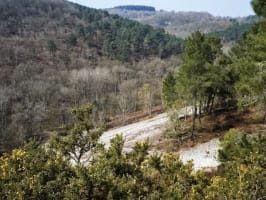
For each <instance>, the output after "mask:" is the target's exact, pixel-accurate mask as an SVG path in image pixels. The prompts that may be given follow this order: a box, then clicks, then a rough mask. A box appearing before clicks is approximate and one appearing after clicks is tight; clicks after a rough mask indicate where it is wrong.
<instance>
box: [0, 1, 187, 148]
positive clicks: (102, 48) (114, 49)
mask: <svg viewBox="0 0 266 200" xmlns="http://www.w3.org/2000/svg"><path fill="white" fill-rule="evenodd" d="M0 43H1V45H0V53H1V58H0V131H1V132H0V133H1V134H0V144H1V149H0V151H1V152H2V151H6V150H8V149H12V148H13V147H15V146H17V145H19V144H21V143H22V142H23V141H24V140H25V139H27V138H30V137H33V136H34V137H36V136H37V137H39V135H40V133H43V132H45V133H47V134H49V133H50V131H53V130H55V129H59V128H60V127H61V124H68V123H70V122H71V118H70V115H69V111H70V110H71V108H73V107H75V106H78V105H81V104H82V103H85V102H88V101H90V102H93V103H94V104H95V107H96V108H97V109H95V112H94V113H93V116H94V123H98V124H101V123H104V122H105V121H106V120H108V117H110V116H113V115H115V114H126V113H128V112H133V111H136V110H143V111H145V112H148V111H147V109H149V108H150V107H151V106H152V105H155V104H157V105H158V104H160V102H161V100H160V85H161V79H162V77H163V75H164V73H165V72H166V71H168V70H171V66H173V64H171V63H176V62H177V61H176V59H177V58H172V57H171V56H172V55H178V54H180V53H181V52H182V40H181V39H178V38H176V37H174V36H171V35H169V34H166V33H165V32H164V30H162V29H154V28H152V27H151V26H149V25H142V24H140V23H138V22H134V21H131V20H128V19H123V18H121V17H119V16H118V15H110V14H108V13H107V12H106V11H101V10H96V9H91V8H86V7H83V6H80V5H77V4H73V3H69V2H67V1H63V0H39V1H35V0H5V1H0ZM155 88H156V89H155ZM150 96H152V97H153V98H152V99H151V98H150ZM42 135H43V134H42ZM43 136H44V135H43Z"/></svg>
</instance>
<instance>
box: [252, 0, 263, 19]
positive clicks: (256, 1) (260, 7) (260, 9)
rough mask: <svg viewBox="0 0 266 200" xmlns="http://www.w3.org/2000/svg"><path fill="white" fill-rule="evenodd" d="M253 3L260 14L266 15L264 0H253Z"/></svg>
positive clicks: (256, 11)
mask: <svg viewBox="0 0 266 200" xmlns="http://www.w3.org/2000/svg"><path fill="white" fill-rule="evenodd" d="M251 4H252V6H253V9H254V11H255V13H256V14H257V15H258V16H263V17H266V3H265V1H264V0H253V1H252V2H251Z"/></svg>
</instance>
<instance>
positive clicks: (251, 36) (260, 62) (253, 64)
mask: <svg viewBox="0 0 266 200" xmlns="http://www.w3.org/2000/svg"><path fill="white" fill-rule="evenodd" d="M265 31H266V21H265V20H263V21H261V22H259V23H257V24H256V25H255V26H254V27H252V29H251V30H249V31H248V32H247V33H246V34H245V35H244V36H243V38H242V39H241V40H240V44H239V46H238V47H236V48H234V49H233V55H234V60H233V61H234V62H233V67H234V70H235V73H236V75H237V77H238V81H237V82H236V84H235V88H236V91H237V95H238V105H239V107H240V108H241V109H246V108H248V107H249V106H250V105H259V106H260V107H261V109H262V110H263V112H264V121H266V95H265V94H266V64H265V61H266V54H265V46H266V37H265Z"/></svg>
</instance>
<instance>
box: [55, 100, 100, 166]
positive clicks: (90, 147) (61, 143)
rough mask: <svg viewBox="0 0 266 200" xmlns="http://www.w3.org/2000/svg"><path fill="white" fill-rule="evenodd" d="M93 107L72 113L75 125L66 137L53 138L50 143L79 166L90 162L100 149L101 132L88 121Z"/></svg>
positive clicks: (89, 106)
mask: <svg viewBox="0 0 266 200" xmlns="http://www.w3.org/2000/svg"><path fill="white" fill-rule="evenodd" d="M92 109H93V106H92V105H91V104H86V105H83V106H81V107H80V108H77V109H74V110H73V111H72V113H73V115H74V118H75V124H74V126H73V128H72V129H70V130H69V131H68V134H67V136H65V137H62V136H57V135H56V136H54V137H53V138H52V139H51V141H50V147H52V148H54V149H55V150H56V151H58V152H61V153H62V155H64V156H67V158H68V159H72V161H74V162H76V163H77V164H80V163H81V162H82V159H85V158H84V157H86V159H85V160H84V162H88V161H89V162H92V161H93V158H94V157H93V155H94V153H95V152H96V151H97V150H98V149H100V148H102V145H101V144H100V143H99V142H98V140H99V138H100V136H101V135H102V133H103V132H102V130H101V129H99V128H95V127H94V126H93V124H92V122H91V120H90V118H91V113H92Z"/></svg>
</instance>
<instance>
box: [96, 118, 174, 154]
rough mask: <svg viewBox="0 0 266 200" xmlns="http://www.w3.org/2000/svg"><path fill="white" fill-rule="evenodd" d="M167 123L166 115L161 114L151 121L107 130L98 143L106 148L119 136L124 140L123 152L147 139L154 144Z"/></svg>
mask: <svg viewBox="0 0 266 200" xmlns="http://www.w3.org/2000/svg"><path fill="white" fill-rule="evenodd" d="M168 121H169V118H168V116H167V114H166V113H163V114H160V115H157V116H156V117H153V118H151V119H147V120H144V121H141V122H136V123H133V124H129V125H126V126H123V127H119V128H114V129H111V130H108V131H106V132H104V133H103V135H102V137H101V138H100V141H101V142H103V143H104V144H105V146H106V147H109V146H110V140H111V139H112V138H114V137H115V136H116V135H118V134H121V135H123V137H124V139H125V146H124V150H125V151H130V149H131V148H132V147H133V146H134V144H135V143H136V142H140V141H144V140H146V139H149V142H150V143H154V142H156V139H158V137H160V135H161V133H162V131H163V128H164V127H165V125H166V124H167V123H168Z"/></svg>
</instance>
